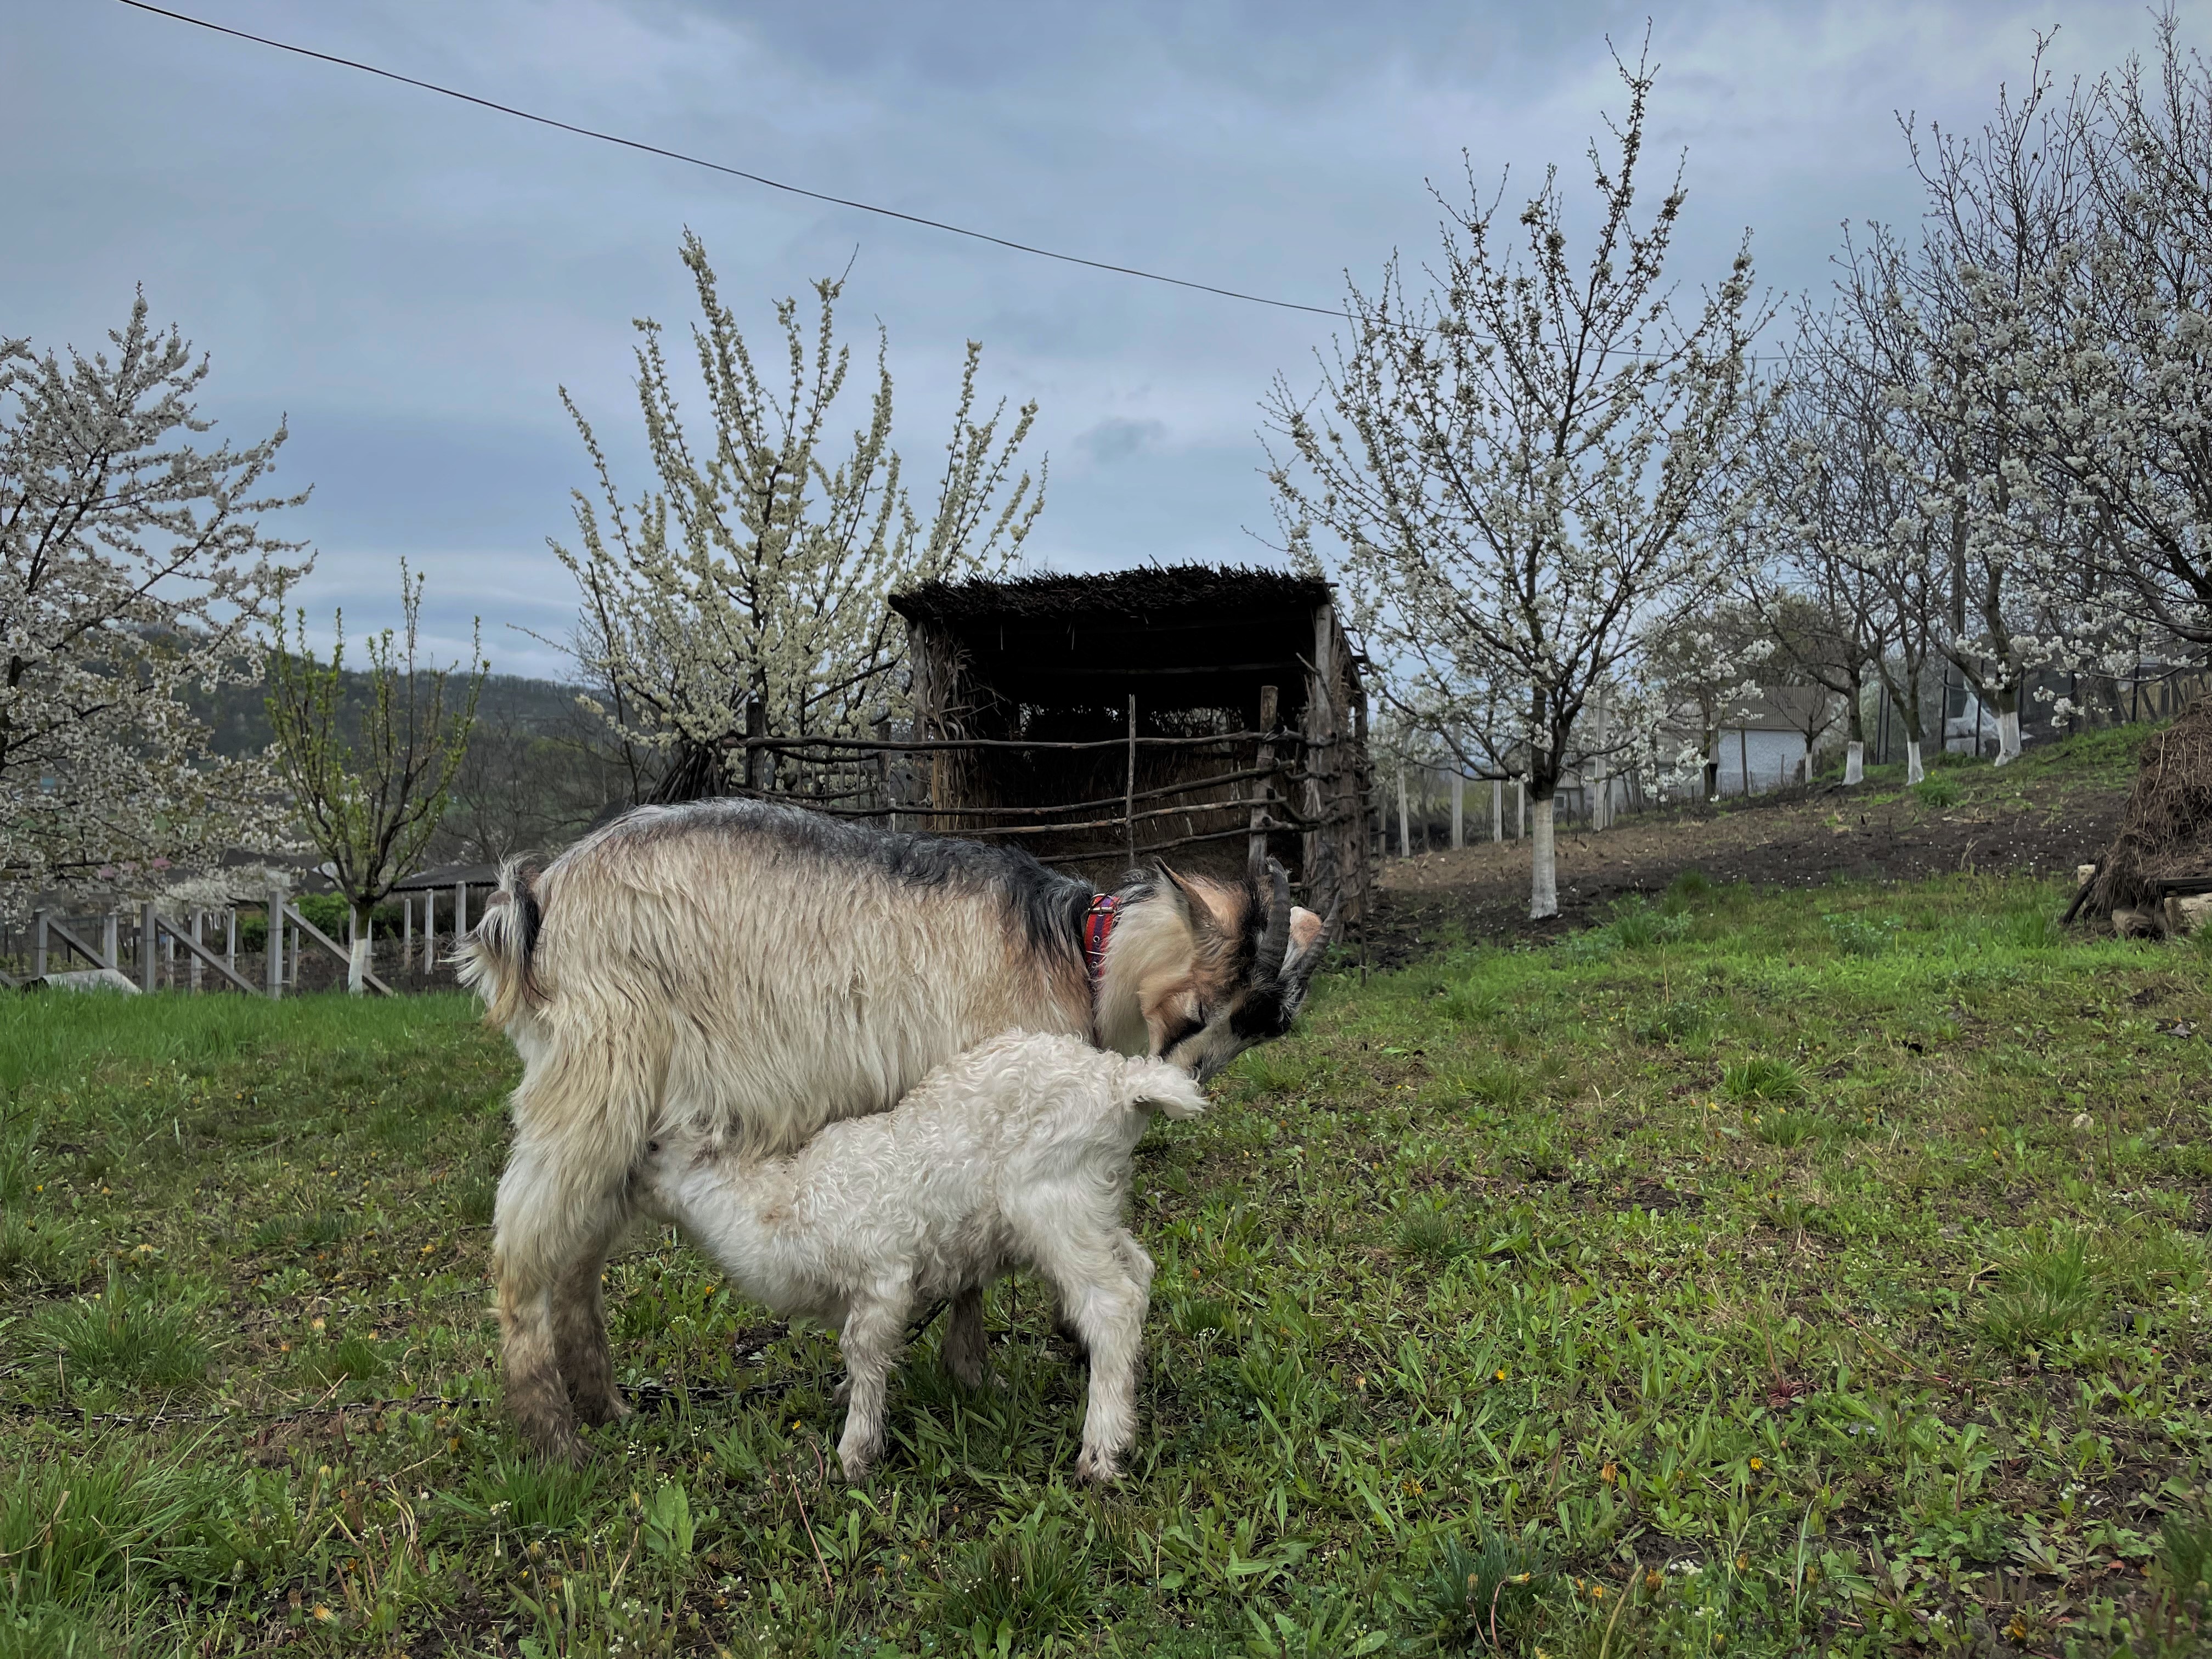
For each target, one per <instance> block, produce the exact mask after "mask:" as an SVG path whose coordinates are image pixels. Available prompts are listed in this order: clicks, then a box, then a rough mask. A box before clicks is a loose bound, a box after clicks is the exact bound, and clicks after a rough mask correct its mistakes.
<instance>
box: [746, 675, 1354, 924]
mask: <svg viewBox="0 0 2212 1659" xmlns="http://www.w3.org/2000/svg"><path fill="white" fill-rule="evenodd" d="M1270 690H1272V688H1270ZM1131 702H1132V704H1133V703H1134V699H1132V700H1131ZM1261 714H1262V717H1263V724H1262V726H1261V728H1260V729H1255V730H1243V731H1234V732H1206V733H1202V734H1200V735H1195V736H1188V737H1163V736H1141V735H1139V733H1138V731H1137V726H1136V720H1135V718H1134V715H1135V710H1134V708H1133V707H1132V708H1131V710H1130V718H1129V721H1128V729H1127V733H1126V735H1123V736H1121V737H1115V738H1088V739H1066V740H1051V739H1042V738H905V739H895V738H892V737H890V734H889V732H888V731H887V730H886V729H884V728H880V727H879V728H878V736H876V737H874V738H791V737H781V736H775V735H772V734H769V733H767V732H762V731H760V730H759V727H758V723H757V720H750V721H749V722H748V724H749V725H750V726H751V727H752V730H751V732H750V733H749V735H747V736H744V737H742V738H730V739H728V740H727V741H726V744H724V751H725V754H726V755H727V756H730V757H735V759H736V762H737V763H736V764H735V765H734V766H731V767H729V768H728V774H729V775H728V781H726V784H725V789H726V793H730V794H733V795H738V796H743V797H745V798H749V799H760V800H777V801H783V802H787V803H789V804H791V805H798V806H804V807H806V808H807V809H809V810H810V811H817V812H823V813H826V814H828V815H829V816H830V817H841V818H852V819H863V820H868V821H872V822H875V823H882V824H884V825H886V826H887V827H889V828H891V829H915V830H926V831H930V832H933V833H939V834H945V835H957V836H967V837H969V838H972V839H977V840H992V841H1003V842H1012V843H1013V844H1015V845H1018V846H1022V847H1024V848H1028V849H1029V850H1030V851H1031V852H1033V853H1034V854H1036V857H1037V858H1038V860H1040V861H1041V862H1043V863H1046V864H1051V865H1058V866H1091V868H1092V869H1093V870H1094V871H1095V870H1097V869H1098V868H1099V867H1100V866H1103V865H1105V864H1108V863H1109V862H1110V863H1118V864H1124V865H1129V864H1134V863H1135V862H1136V861H1137V860H1140V859H1144V858H1147V857H1154V856H1158V854H1165V853H1171V852H1176V851H1178V850H1188V849H1191V848H1202V847H1207V846H1218V845H1219V844H1221V843H1224V842H1230V843H1237V842H1241V843H1243V849H1244V855H1243V860H1242V863H1243V867H1244V868H1246V869H1247V870H1248V871H1250V872H1259V871H1261V870H1262V869H1264V867H1265V866H1266V862H1267V858H1268V856H1269V853H1270V850H1271V842H1272V841H1273V838H1274V837H1277V836H1291V837H1296V838H1297V839H1296V842H1295V843H1294V845H1295V848H1296V852H1295V857H1294V859H1293V858H1287V857H1286V858H1285V862H1286V863H1291V862H1295V863H1296V864H1297V869H1298V873H1297V878H1295V879H1294V881H1293V888H1294V890H1297V891H1298V893H1299V896H1301V898H1303V899H1304V900H1305V901H1306V902H1309V903H1311V902H1314V901H1315V900H1316V898H1318V899H1319V900H1321V901H1322V904H1321V906H1318V907H1316V908H1327V907H1330V906H1334V905H1338V904H1342V903H1345V902H1346V901H1350V904H1349V907H1348V909H1349V912H1350V913H1351V914H1357V913H1358V911H1359V910H1361V909H1364V902H1362V901H1364V896H1365V887H1366V870H1367V863H1368V860H1367V858H1366V850H1367V845H1368V842H1369V840H1370V833H1369V831H1370V823H1369V820H1370V817H1371V812H1370V808H1369V805H1368V800H1367V797H1368V793H1369V788H1368V779H1367V775H1366V769H1365V767H1364V764H1363V763H1362V757H1361V756H1360V755H1359V754H1358V752H1357V749H1356V745H1355V744H1354V743H1353V742H1352V739H1350V738H1341V737H1335V738H1319V739H1316V738H1312V737H1310V736H1308V735H1306V734H1304V733H1302V732H1298V731H1297V730H1294V729H1292V728H1291V727H1289V726H1284V725H1282V724H1280V723H1279V722H1274V721H1273V720H1272V716H1273V714H1274V699H1273V697H1272V696H1266V697H1263V700H1262V702H1261ZM1109 754H1116V755H1119V756H1120V757H1121V758H1122V764H1121V778H1122V787H1121V791H1120V793H1118V794H1113V795H1103V796H1091V797H1088V798H1085V799H1076V800H1069V801H1063V802H1058V803H1054V804H1051V805H1035V804H1028V805H1012V804H997V803H992V804H984V805H973V804H969V802H968V801H966V800H965V799H963V798H962V794H963V792H962V791H961V790H960V789H959V788H958V787H957V785H956V786H954V787H947V780H948V778H949V777H951V776H953V775H955V774H954V773H952V772H951V769H948V768H946V767H945V766H944V765H943V764H941V763H942V762H943V761H944V760H945V759H946V758H949V757H960V758H962V759H964V760H966V761H968V762H969V763H971V764H973V763H976V762H979V761H987V760H991V759H997V760H1001V761H1009V762H1017V763H1018V761H1019V760H1020V759H1021V758H1022V757H1023V756H1024V755H1030V756H1036V757H1048V756H1083V755H1088V756H1091V757H1105V756H1107V755H1109ZM1140 756H1142V757H1152V759H1154V760H1155V761H1158V760H1160V759H1164V758H1166V759H1172V760H1173V761H1174V762H1176V763H1177V767H1176V775H1174V776H1173V777H1172V778H1171V779H1170V781H1168V782H1165V783H1156V784H1148V785H1146V787H1139V757H1140ZM1207 763H1213V764H1207ZM1283 850H1285V851H1286V852H1287V851H1288V850H1289V849H1288V848H1285V849H1283ZM1354 890H1356V894H1357V896H1356V897H1355V896H1354Z"/></svg>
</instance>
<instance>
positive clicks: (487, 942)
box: [453, 859, 544, 1030]
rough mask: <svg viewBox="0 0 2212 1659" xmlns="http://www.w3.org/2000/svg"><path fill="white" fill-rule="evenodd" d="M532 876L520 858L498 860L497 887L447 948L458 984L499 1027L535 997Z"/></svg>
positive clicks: (536, 912)
mask: <svg viewBox="0 0 2212 1659" xmlns="http://www.w3.org/2000/svg"><path fill="white" fill-rule="evenodd" d="M531 882H532V872H531V871H529V870H527V869H526V868H525V867H524V866H523V864H522V861H521V860H520V859H509V860H507V862H506V863H505V864H503V865H501V866H500V871H499V888H498V890H497V891H495V892H494V893H493V894H492V896H490V897H489V899H487V900H486V901H485V902H484V911H483V916H482V917H481V918H480V919H479V920H478V921H477V925H476V926H475V927H473V928H471V930H470V931H469V933H467V934H466V935H465V936H464V937H463V939H461V941H460V944H459V945H458V946H457V947H456V948H455V950H454V951H453V962H454V965H455V966H456V967H457V968H459V970H460V979H461V983H462V984H464V985H465V986H467V987H469V988H470V989H471V990H472V991H474V992H475V993H476V994H477V995H478V996H480V997H482V998H483V1005H484V1024H487V1025H490V1026H493V1027H495V1028H499V1029H502V1030H503V1029H504V1028H505V1027H506V1026H507V1024H508V1023H509V1022H510V1021H511V1020H513V1018H514V1017H515V1015H516V1014H518V1013H520V1012H521V1011H522V1009H523V1007H524V1006H525V1005H526V1004H528V1003H532V1002H535V1001H537V1000H538V981H537V980H536V978H535V977H534V976H533V975H532V972H531V955H532V951H535V950H536V948H537V945H538V927H539V925H540V923H541V922H542V921H543V920H544V912H543V911H541V910H540V909H539V908H538V895H537V893H536V891H535V890H533V889H532V884H531Z"/></svg>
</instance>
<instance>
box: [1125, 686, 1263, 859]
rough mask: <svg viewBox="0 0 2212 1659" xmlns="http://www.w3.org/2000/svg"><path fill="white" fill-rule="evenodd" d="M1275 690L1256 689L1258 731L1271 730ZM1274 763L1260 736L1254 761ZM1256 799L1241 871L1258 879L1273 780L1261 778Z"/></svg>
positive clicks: (1260, 764) (1245, 843)
mask: <svg viewBox="0 0 2212 1659" xmlns="http://www.w3.org/2000/svg"><path fill="white" fill-rule="evenodd" d="M1275 703H1276V690H1275V688H1274V687H1273V686H1272V685H1263V686H1261V688H1260V730H1261V732H1262V733H1263V734H1269V733H1272V732H1273V731H1274V729H1275ZM1132 752H1133V751H1132ZM1274 763H1275V745H1274V744H1273V742H1271V741H1270V740H1269V738H1268V737H1267V735H1262V736H1261V739H1260V758H1259V761H1258V762H1257V764H1258V766H1259V768H1260V769H1261V771H1263V772H1264V771H1266V770H1267V769H1269V768H1270V767H1272V766H1273V765H1274ZM1255 794H1256V796H1257V799H1256V800H1255V803H1254V805H1253V807H1252V828H1251V831H1250V833H1249V835H1248V836H1246V837H1245V841H1244V872H1245V874H1247V875H1249V877H1251V878H1252V879H1253V880H1255V881H1258V880H1260V879H1261V878H1262V877H1264V876H1265V875H1266V874H1267V805H1268V803H1269V802H1271V801H1273V799H1274V798H1275V781H1274V779H1273V778H1272V777H1263V778H1261V780H1260V781H1259V787H1258V789H1257V790H1256V791H1255Z"/></svg>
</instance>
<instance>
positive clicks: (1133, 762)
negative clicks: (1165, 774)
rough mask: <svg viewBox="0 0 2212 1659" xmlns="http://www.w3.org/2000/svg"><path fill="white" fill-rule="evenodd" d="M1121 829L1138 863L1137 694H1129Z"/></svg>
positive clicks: (1131, 860)
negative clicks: (1126, 763)
mask: <svg viewBox="0 0 2212 1659" xmlns="http://www.w3.org/2000/svg"><path fill="white" fill-rule="evenodd" d="M1121 828H1122V830H1123V832H1124V835H1125V836H1126V838H1127V842H1128V844H1129V863H1130V865H1131V866H1132V867H1133V866H1135V864H1136V862H1137V694H1136V693H1135V692H1133V691H1132V692H1131V693H1130V694H1129V777H1128V781H1127V783H1126V784H1124V785H1123V786H1122V788H1121Z"/></svg>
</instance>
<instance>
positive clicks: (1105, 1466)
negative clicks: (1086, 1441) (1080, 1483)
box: [1075, 1446, 1121, 1486]
mask: <svg viewBox="0 0 2212 1659" xmlns="http://www.w3.org/2000/svg"><path fill="white" fill-rule="evenodd" d="M1075 1478H1076V1479H1077V1480H1089V1481H1093V1482H1095V1483H1096V1484H1097V1485H1099V1486H1116V1485H1118V1484H1120V1482H1121V1470H1120V1468H1117V1467H1116V1466H1115V1462H1114V1454H1113V1453H1112V1452H1109V1451H1093V1450H1092V1449H1091V1448H1090V1447H1088V1446H1085V1448H1084V1449H1083V1450H1082V1452H1081V1453H1080V1454H1079V1455H1078V1456H1077V1458H1076V1460H1075Z"/></svg>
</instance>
